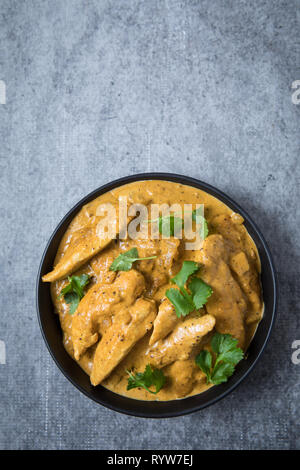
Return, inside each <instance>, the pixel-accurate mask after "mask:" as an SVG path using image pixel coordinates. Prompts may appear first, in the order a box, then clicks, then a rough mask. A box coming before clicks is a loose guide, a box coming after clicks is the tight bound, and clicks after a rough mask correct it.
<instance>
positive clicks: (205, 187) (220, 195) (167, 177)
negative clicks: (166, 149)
mask: <svg viewBox="0 0 300 470" xmlns="http://www.w3.org/2000/svg"><path fill="white" fill-rule="evenodd" d="M152 179H154V180H162V181H171V182H175V183H180V184H183V185H187V186H192V187H195V188H197V189H200V190H202V191H205V192H207V193H209V194H210V195H212V196H213V197H215V198H217V199H219V200H221V201H222V202H223V203H225V204H226V205H227V206H228V207H229V208H231V209H232V210H234V211H235V212H238V213H239V214H241V215H242V217H243V218H244V220H245V222H246V223H247V224H248V225H250V226H251V227H252V230H253V231H254V232H255V233H256V236H257V237H258V239H259V240H260V242H261V244H262V247H263V250H264V251H265V254H266V256H267V262H268V264H269V268H270V271H271V277H272V279H271V282H272V288H273V292H274V294H273V298H272V301H273V308H272V312H271V318H270V320H269V324H268V328H267V331H266V333H265V335H264V341H263V343H262V345H261V347H260V349H259V351H258V353H257V356H256V358H255V359H254V360H253V362H252V364H250V365H249V367H247V369H246V370H245V372H244V373H243V374H242V375H241V377H240V378H239V379H238V380H237V381H236V382H235V383H233V384H231V385H229V386H228V387H227V388H226V390H224V391H223V392H222V393H220V394H218V395H217V396H216V397H214V398H212V399H210V400H208V401H207V402H205V403H202V404H200V403H199V404H198V405H196V406H191V407H186V408H184V409H183V410H178V411H174V412H170V411H166V412H161V411H159V412H158V413H155V412H150V413H149V412H143V411H132V410H131V409H130V410H128V409H124V408H123V407H122V406H117V405H115V404H110V403H109V402H107V401H101V400H100V399H98V398H96V397H94V396H92V395H91V394H90V393H89V392H88V391H87V390H85V389H84V388H83V387H82V386H81V385H79V384H78V383H77V382H76V380H74V379H73V378H72V377H71V375H70V374H69V373H68V372H67V371H66V370H65V368H64V367H63V366H62V365H61V363H60V361H59V360H58V358H57V357H56V356H55V353H54V351H53V350H52V347H51V345H50V344H49V341H48V338H47V335H46V329H45V328H44V325H43V322H42V319H41V311H40V310H41V308H40V293H39V288H40V284H41V273H42V269H43V264H44V260H45V257H46V255H47V253H48V250H49V248H50V246H51V244H52V242H53V240H54V239H55V237H56V234H57V232H58V231H59V230H60V228H61V227H62V225H63V224H64V223H65V222H66V221H67V220H68V218H69V217H70V216H71V215H72V216H73V218H74V217H75V215H76V214H77V213H78V212H79V210H80V209H81V208H82V206H83V205H85V204H87V203H88V202H90V201H92V200H93V199H95V198H96V197H97V196H100V195H101V194H104V193H106V192H108V191H110V190H112V189H114V188H117V187H119V186H122V185H125V184H129V183H133V182H136V181H145V180H152ZM69 223H70V222H69ZM60 240H61V238H60ZM59 242H60V241H59ZM49 286H50V284H49ZM277 305H278V281H277V273H276V269H275V265H274V260H273V257H272V255H271V251H270V248H269V246H268V244H267V242H266V240H265V238H264V236H263V235H262V233H261V231H260V229H259V228H258V226H257V225H256V223H255V222H254V221H253V220H252V218H251V217H250V216H249V214H248V213H247V212H246V211H245V210H244V209H243V208H242V207H241V206H240V205H239V204H238V203H236V202H235V201H234V200H233V199H232V198H231V197H230V196H228V195H227V194H225V193H224V192H223V191H221V190H219V189H218V188H216V187H215V186H212V185H210V184H208V183H206V182H204V181H201V180H199V179H197V178H192V177H190V176H186V175H181V174H177V173H161V172H147V173H137V174H133V175H128V176H124V177H122V178H118V179H116V180H113V181H110V182H109V183H105V184H104V185H101V186H99V187H98V188H96V189H94V190H93V191H91V192H90V193H88V194H87V195H86V196H84V197H82V198H81V199H80V200H79V201H78V202H77V203H76V204H75V205H74V206H73V207H72V208H71V209H70V210H69V211H68V212H67V213H66V215H65V216H64V217H63V218H62V219H61V220H60V222H59V223H58V224H57V225H56V227H55V229H54V230H53V232H52V234H51V236H50V238H49V240H48V242H47V244H46V247H45V249H44V251H43V254H42V258H41V261H40V264H39V269H38V274H37V281H36V309H37V316H38V322H39V325H40V329H41V333H42V336H43V339H44V341H45V344H46V346H47V349H48V351H49V352H50V355H51V357H52V359H53V360H54V362H55V364H56V366H57V367H58V368H59V369H60V371H61V372H62V373H63V375H64V376H65V377H66V378H67V379H68V380H69V381H70V382H71V383H72V384H73V385H74V386H75V387H76V388H77V389H78V390H79V391H80V392H81V393H83V394H84V395H85V396H87V397H88V398H89V399H91V400H93V401H94V402H95V403H97V404H100V405H102V406H104V407H106V408H108V409H111V410H113V411H117V412H119V413H122V414H125V415H128V416H135V417H141V418H158V419H162V418H172V417H179V416H183V415H187V414H191V413H194V412H196V411H200V410H202V409H204V408H207V407H208V406H211V405H213V404H214V403H216V402H218V401H219V400H222V399H223V398H225V397H226V396H227V395H229V394H230V393H231V392H232V391H233V390H235V389H236V388H237V387H238V386H239V385H240V384H241V382H243V381H244V380H245V379H246V377H248V375H249V374H250V372H251V371H252V370H253V369H254V367H255V366H256V364H257V362H258V360H259V359H260V358H261V356H262V353H263V352H264V350H265V348H266V345H267V343H268V341H269V338H270V335H271V331H272V328H273V326H274V322H275V319H276V314H277ZM66 354H68V353H67V352H66ZM78 367H80V366H78ZM213 388H215V387H213ZM210 390H211V389H210ZM110 393H112V394H114V395H117V396H120V395H118V394H116V393H115V392H112V391H110ZM204 393H205V392H204ZM201 395H202V393H200V394H197V395H193V396H192V397H198V396H201ZM188 398H191V397H186V398H183V399H180V400H169V401H166V402H159V403H166V404H167V403H171V402H175V403H176V402H178V401H184V400H185V399H188ZM126 399H127V400H129V401H132V402H138V403H140V404H141V403H144V404H146V403H153V401H150V402H149V401H144V400H136V399H133V398H129V397H126Z"/></svg>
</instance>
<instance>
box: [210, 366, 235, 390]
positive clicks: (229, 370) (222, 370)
mask: <svg viewBox="0 0 300 470" xmlns="http://www.w3.org/2000/svg"><path fill="white" fill-rule="evenodd" d="M233 372H234V366H233V364H228V363H226V362H222V363H219V364H217V365H216V366H215V367H214V370H213V373H212V376H211V382H212V383H213V384H215V385H219V384H221V383H223V382H227V380H228V378H229V377H230V376H231V375H232V374H233Z"/></svg>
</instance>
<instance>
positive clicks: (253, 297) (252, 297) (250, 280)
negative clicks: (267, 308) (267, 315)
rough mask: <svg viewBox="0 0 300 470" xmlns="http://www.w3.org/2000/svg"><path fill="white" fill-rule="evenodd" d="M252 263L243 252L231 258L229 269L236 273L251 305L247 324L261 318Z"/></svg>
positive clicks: (256, 281)
mask: <svg viewBox="0 0 300 470" xmlns="http://www.w3.org/2000/svg"><path fill="white" fill-rule="evenodd" d="M252 263H253V260H251V261H250V263H249V261H248V258H247V256H246V254H245V253H244V252H243V251H241V252H239V253H237V254H235V255H234V256H232V258H231V261H230V265H231V268H232V270H233V271H234V272H235V273H236V275H237V277H238V281H239V284H240V285H241V287H242V289H243V291H244V293H245V294H246V295H247V297H248V299H249V301H250V304H251V311H250V312H249V314H248V315H247V318H246V323H247V324H249V323H252V322H257V321H259V320H260V318H261V316H262V301H261V297H260V292H261V288H260V284H259V277H258V272H257V270H256V269H254V268H253V266H251V264H252Z"/></svg>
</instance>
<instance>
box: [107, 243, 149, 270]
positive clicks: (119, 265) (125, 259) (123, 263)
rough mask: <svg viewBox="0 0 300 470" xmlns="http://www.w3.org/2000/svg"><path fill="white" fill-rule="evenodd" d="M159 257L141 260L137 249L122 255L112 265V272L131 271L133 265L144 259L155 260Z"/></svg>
mask: <svg viewBox="0 0 300 470" xmlns="http://www.w3.org/2000/svg"><path fill="white" fill-rule="evenodd" d="M154 258H157V256H148V257H147V258H139V254H138V250H137V248H131V250H129V251H126V252H125V253H121V254H120V255H119V256H118V257H117V258H116V259H115V260H114V261H113V262H112V264H111V266H110V268H109V270H110V271H129V270H130V269H131V268H132V263H134V262H135V261H141V260H144V259H154Z"/></svg>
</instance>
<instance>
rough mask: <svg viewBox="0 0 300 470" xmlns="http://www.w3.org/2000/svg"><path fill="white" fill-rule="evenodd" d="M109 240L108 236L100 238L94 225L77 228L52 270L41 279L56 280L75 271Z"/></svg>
mask: <svg viewBox="0 0 300 470" xmlns="http://www.w3.org/2000/svg"><path fill="white" fill-rule="evenodd" d="M110 242H111V239H110V238H105V239H101V238H100V237H99V236H98V235H97V230H96V226H94V227H85V228H81V229H79V230H77V231H76V232H74V233H73V235H72V238H71V241H70V244H69V246H68V248H67V249H66V252H65V253H64V256H63V257H62V258H61V259H60V260H59V262H58V263H57V265H56V266H55V268H54V269H53V271H51V272H50V273H48V274H46V275H45V276H43V281H44V282H53V281H57V280H58V279H62V278H64V277H66V276H68V275H70V274H71V273H72V272H74V271H77V270H78V269H79V268H80V267H81V266H82V265H83V264H84V263H86V262H87V261H89V259H90V258H92V257H93V256H95V255H96V254H97V253H99V251H101V250H103V248H105V247H106V246H107V245H108V244H109V243H110Z"/></svg>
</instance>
